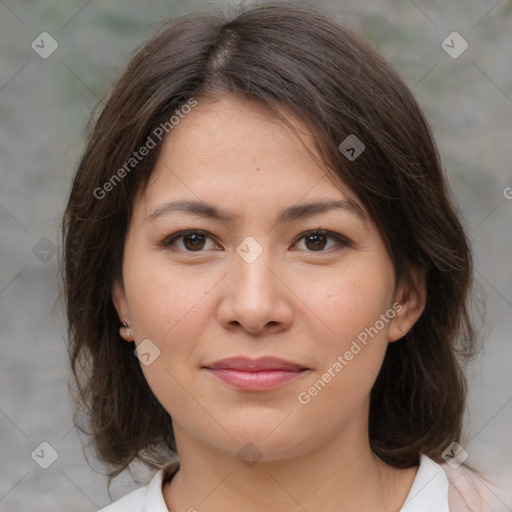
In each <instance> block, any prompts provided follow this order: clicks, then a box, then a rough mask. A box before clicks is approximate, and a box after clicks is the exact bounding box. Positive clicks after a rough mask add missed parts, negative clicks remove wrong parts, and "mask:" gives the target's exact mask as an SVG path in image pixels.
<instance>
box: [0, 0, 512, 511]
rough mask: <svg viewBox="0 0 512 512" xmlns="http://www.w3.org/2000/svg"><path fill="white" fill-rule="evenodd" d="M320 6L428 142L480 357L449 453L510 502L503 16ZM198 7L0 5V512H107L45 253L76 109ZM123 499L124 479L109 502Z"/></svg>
mask: <svg viewBox="0 0 512 512" xmlns="http://www.w3.org/2000/svg"><path fill="white" fill-rule="evenodd" d="M216 5H226V4H222V3H218V4H216ZM322 5H323V6H324V7H325V9H326V10H329V11H330V12H332V13H333V15H334V16H335V17H336V18H338V19H339V20H341V21H344V22H345V24H347V25H348V26H350V27H352V28H354V29H356V30H357V31H358V32H359V33H361V34H364V35H366V36H368V37H369V38H370V39H371V40H372V42H373V44H374V45H375V46H376V48H377V49H378V50H379V51H380V52H381V53H382V54H383V55H384V56H385V57H387V58H388V59H389V60H390V61H391V62H392V63H393V64H394V65H395V66H396V68H397V69H398V70H399V72H400V73H401V75H402V76H403V78H404V80H405V82H406V83H407V84H408V85H409V86H410V87H411V88H412V89H413V91H414V93H415V95H416V97H417V98H418V101H419V102H420V105H421V106H422V107H423V109H424V111H425V113H426V115H427V117H428V118H429V120H430V122H431V124H432V127H433V129H434V134H435V136H436V138H437V141H438V144H439V147H440V150H441V154H442V158H443V161H444V163H445V166H446V170H447V173H448V176H449V181H450V184H451V187H452V190H453V194H454V197H455V199H456V202H457V203H458V205H459V207H460V209H461V211H462V213H463V215H464V218H465V223H466V225H467V226H468V229H469V231H470V234H471V237H472V240H473V244H474V250H475V254H476V270H477V271H476V281H477V289H478V293H479V295H480V298H481V301H482V300H484V299H485V302H486V313H485V320H484V323H483V324H482V329H485V331H484V335H485V350H484V352H482V354H481V355H480V357H479V358H478V359H477V360H476V361H475V362H474V363H473V364H472V366H471V368H470V370H469V374H470V379H471V380H470V400H469V406H468V415H467V429H466V430H467V437H466V440H465V442H464V447H465V449H466V450H467V451H468V453H469V459H468V462H470V463H471V464H473V465H474V466H476V467H477V468H479V469H481V470H483V471H485V472H487V473H488V474H490V475H496V476H499V477H500V478H501V479H502V480H503V481H505V479H506V481H507V482H509V484H510V485H511V486H512V466H511V462H510V461H511V458H512V447H511V446H512V443H510V433H511V430H512V429H511V426H512V403H511V402H512V358H511V357H510V356H511V350H510V328H511V327H512V323H511V318H512V270H511V268H512V267H511V264H510V261H511V252H512V251H511V242H512V229H511V220H512V200H511V199H507V198H506V197H505V193H504V191H505V190H506V189H507V187H512V173H511V156H512V149H511V143H512V67H511V58H510V55H511V54H512V2H511V1H510V0H501V1H497V0H491V1H476V0H459V1H451V2H446V1H441V0H436V1H434V0H432V1H420V0H417V1H415V2H413V1H412V0H411V1H397V0H378V1H373V2H370V1H364V2H363V1H356V0H349V1H344V2H331V1H325V2H323V3H322ZM201 6H203V7H204V6H207V4H206V3H204V2H202V3H200V2H192V1H186V2H181V3H177V2H170V1H150V2H146V3H143V2H141V1H134V0H129V1H126V0H125V1H120V0H108V1H103V2H101V3H100V2H98V1H83V0H81V1H75V0H73V1H66V2H63V1H61V2H57V1H55V0H53V1H50V0H44V1H38V2H37V3H36V2H35V1H22V0H18V1H16V0H5V1H0V119H1V123H0V155H1V158H0V229H1V233H2V235H1V239H0V247H1V260H0V265H1V266H0V326H1V328H0V336H1V358H0V365H1V377H0V379H1V381H0V390H1V391H0V434H1V445H0V446H1V448H0V450H1V451H0V453H1V462H0V509H1V510H2V511H5V512H10V511H16V510H24V511H26V510H45V511H46V510H52V511H60V510H62V511H64V510H74V511H77V512H92V511H95V510H97V509H98V508H99V507H102V506H105V505H106V504H108V503H109V502H110V499H109V497H108V494H107V491H106V478H105V477H104V476H102V474H101V472H100V471H101V467H100V465H99V464H98V463H97V461H95V459H94V456H93V453H92V451H91V450H90V448H86V449H83V448H82V443H83V444H84V445H86V442H87V440H86V439H81V438H80V436H79V435H78V433H77V431H76V430H75V429H74V428H73V424H72V419H71V412H72V408H71V407H72V406H71V399H70V397H69V394H68V377H69V369H68V361H67V355H66V350H65V342H64V338H65V330H64V321H63V314H62V308H61V306H60V305H59V300H58V295H59V292H60V283H59V280H58V263H57V257H58V255H54V254H53V251H54V250H55V249H57V247H56V246H57V245H59V231H58V230H59V223H60V216H61V214H62V211H63V208H64V204H65V200H66V194H67V192H68V190H69V186H70V180H71V177H72V174H73V172H74V169H75V167H76V164H77V161H78V159H79V157H80V152H81V150H82V149H83V144H84V129H85V126H86V123H87V121H88V118H89V114H90V112H91V109H92V108H93V107H94V105H95V104H96V103H97V102H98V101H99V100H101V99H102V98H103V97H104V96H105V95H106V94H107V93H108V91H109V88H110V84H111V83H112V80H113V79H114V78H115V77H116V76H118V73H119V71H120V70H121V69H122V68H123V66H124V65H125V64H126V63H127V61H128V59H129V57H130V55H131V54H132V52H133V51H134V50H135V48H136V47H137V46H138V45H139V44H140V43H141V42H142V41H143V40H145V39H146V38H147V37H149V36H150V35H151V33H152V31H153V30H154V29H155V28H156V27H155V23H154V22H155V20H159V19H162V18H167V17H170V16H174V15H176V14H181V13H185V12H189V11H192V10H194V9H196V8H197V7H201ZM44 31H46V32H49V33H50V34H51V36H52V37H53V38H55V40H56V41H57V42H58V44H59V46H58V49H57V50H56V51H55V52H54V53H53V54H52V55H51V56H50V57H48V58H47V59H43V58H41V57H40V56H39V55H38V54H37V53H36V52H35V51H34V50H33V49H32V48H31V43H32V41H33V40H34V39H35V38H36V37H37V36H38V35H39V34H40V33H41V32H44ZM453 31H457V32H459V33H460V34H461V35H462V36H463V37H464V39H465V40H466V41H467V42H468V43H469V48H468V49H467V51H465V52H464V53H463V54H462V55H461V56H460V57H458V58H457V59H453V58H451V57H450V56H449V55H447V53H446V52H445V51H444V50H443V49H442V47H441V42H442V41H443V40H444V39H445V38H446V37H447V36H448V34H450V33H451V32H453ZM511 192H512V191H511ZM510 196H512V193H511V194H510ZM510 196H509V197H510ZM45 237H46V238H45ZM36 244H37V245H36ZM34 247H35V248H34ZM45 251H46V252H45ZM481 307H482V306H480V308H481ZM43 441H46V442H48V443H50V445H51V446H52V447H53V448H54V449H55V450H56V451H57V453H58V458H57V459H56V460H55V462H54V463H53V464H52V465H51V466H50V467H49V468H48V469H42V468H41V467H39V465H37V464H36V463H35V462H34V460H33V459H32V458H31V453H32V452H33V451H34V450H35V449H36V447H38V446H39V444H40V443H41V442H43ZM38 453H41V452H40V450H39V452H38ZM48 453H49V452H48V450H46V452H45V457H48ZM136 476H138V477H139V478H141V479H143V478H144V477H145V476H146V473H144V472H143V471H142V470H141V471H140V472H138V473H136ZM136 486H137V484H134V483H133V481H132V479H131V477H130V475H129V474H126V475H123V476H122V477H120V478H118V479H117V480H115V481H114V484H113V487H112V498H114V499H117V498H119V497H120V496H122V495H124V494H125V493H127V492H129V491H131V490H133V489H134V488H135V487H136Z"/></svg>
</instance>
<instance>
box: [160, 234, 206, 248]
mask: <svg viewBox="0 0 512 512" xmlns="http://www.w3.org/2000/svg"><path fill="white" fill-rule="evenodd" d="M208 239H210V240H211V237H210V236H208V235H207V234H206V233H203V232H201V231H197V230H190V231H178V232H177V233H174V234H173V235H171V236H169V237H167V238H166V239H165V240H164V241H163V242H162V244H161V245H162V246H163V247H166V248H171V249H173V250H181V251H184V252H204V251H203V249H204V248H205V246H206V245H207V240H208ZM180 242H181V244H180ZM215 245H216V244H214V246H215ZM210 248H212V247H210ZM206 249H208V247H207V248H206Z"/></svg>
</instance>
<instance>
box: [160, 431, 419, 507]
mask: <svg viewBox="0 0 512 512" xmlns="http://www.w3.org/2000/svg"><path fill="white" fill-rule="evenodd" d="M175 433H176V434H177V435H176V440H177V445H178V447H179V454H180V470H179V472H178V473H177V474H176V476H175V477H174V478H173V480H172V481H171V482H170V483H169V484H168V485H167V486H166V487H165V488H164V499H165V502H166V504H167V507H168V508H169V510H170V511H171V512H178V511H194V510H197V511H200V512H207V511H212V512H213V511H219V510H222V511H224V512H231V511H239V510H244V511H247V512H261V511H267V510H287V511H297V512H299V511H300V512H304V510H307V511H308V512H317V511H318V512H320V511H322V512H330V511H332V512H334V511H336V512H339V511H343V512H356V511H357V512H364V511H366V510H367V511H371V512H375V511H380V510H382V511H386V512H390V511H398V510H400V508H401V507H402V505H403V503H404V502H405V500H406V498H407V494H408V492H409V490H410V487H411V485H412V482H413V480H414V477H415V475H416V471H417V467H413V468H408V469H396V468H393V467H391V466H389V465H387V464H385V463H384V462H383V461H382V460H381V459H380V458H378V457H377V456H376V455H375V454H374V453H373V452H372V451H371V449H370V446H369V442H368V440H367V439H366V440H364V439H361V440H360V441H359V442H347V437H346V436H345V435H339V436H337V437H336V438H334V439H332V440H329V441H326V442H324V443H323V444H322V445H319V446H316V447H315V449H314V450H311V451H309V452H306V453H302V454H301V455H299V456H296V457H293V458H288V459H286V460H278V461H270V462H257V463H256V464H254V465H252V466H249V465H246V464H244V463H243V462H241V461H240V460H239V459H238V458H236V457H233V456H232V455H229V454H226V453H225V452H220V451H217V450H214V449H212V448H211V447H208V446H205V445H203V444H201V443H198V442H197V441H195V440H192V439H190V438H188V435H187V433H186V432H185V431H184V430H182V429H181V428H180V427H179V426H176V428H175ZM178 440H179V441H181V442H179V441H178ZM364 441H366V442H364Z"/></svg>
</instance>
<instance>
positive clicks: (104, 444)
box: [63, 3, 475, 476]
mask: <svg viewBox="0 0 512 512" xmlns="http://www.w3.org/2000/svg"><path fill="white" fill-rule="evenodd" d="M219 94H225V95H236V96H237V97H241V98H245V99H248V100H252V101H256V102H258V103H259V104H260V105H261V106H262V107H264V108H268V109H270V110H271V111H272V112H273V113H274V114H275V115H277V116H280V117H281V112H287V113H288V114H289V115H291V116H296V118H297V119H300V120H301V121H303V122H304V123H307V125H308V127H310V129H311V134H312V135H313V136H314V141H315V149H316V150H317V152H318V155H320V157H321V159H322V161H323V163H324V165H325V168H326V170H328V171H329V172H330V171H332V172H333V173H334V176H336V177H337V179H338V180H342V182H343V183H345V184H346V185H348V187H349V188H350V189H351V190H352V191H353V192H354V193H355V194H356V195H357V197H358V198H359V200H360V201H361V203H362V204H363V205H364V207H365V208H366V210H367V212H368V213H369V214H370V216H371V218H372V219H373V220H374V221H375V223H376V225H377V227H378V229H379V232H380V233H381V236H382V237H383V240H384V241H385V243H386V246H387V248H388V251H389V254H390V257H391V258H392V261H393V264H394V268H395V273H396V278H397V281H398V280H399V279H406V280H408V281H409V283H411V284H412V280H411V278H410V272H409V271H410V269H411V268H412V266H417V267H420V268H421V269H424V270H425V272H426V284H427V299H426V306H425V310H424V312H423V314H422V315H421V317H420V318H419V320H418V321H417V322H416V324H415V325H414V326H413V328H412V329H411V330H410V332H408V333H407V335H406V336H404V338H403V339H402V340H400V341H399V342H397V343H391V344H389V346H388V349H387V353H386V356H385V360H384V363H383V366H382V369H381V371H380V373H379V375H378V377H377V379H376V382H375V384H374V386H373V389H372V392H371V404H370V415H369V436H370V442H371V447H372V449H373V450H374V452H375V453H376V454H377V455H378V456H379V457H380V458H381V459H382V460H384V461H385V462H387V463H388V464H390V465H392V466H395V467H402V468H404V467H410V466H413V465H415V464H418V461H419V454H420V453H424V454H426V455H428V456H430V457H431V458H433V459H434V460H436V461H438V462H441V453H442V452H443V450H444V449H445V448H446V447H447V446H448V445H449V444H450V443H451V442H452V441H458V440H459V439H460V436H461V429H462V421H463V414H464V408H465V400H466V380H465V377H464V373H463V369H462V366H461V361H463V359H464V358H469V357H471V356H472V355H473V354H474V349H475V331H474V328H473V326H472V323H471V319H470V316H469V308H468V298H469V291H470V286H471V281H472V258H471V253H470V248H469V244H468V241H467V238H466V235H465V232H464V228H463V227H462V225H461V222H460V220H459V218H458V215H457V213H456V212H455V210H454V206H453V205H452V201H451V199H450V197H449V191H448V186H447V183H446V180H445V176H444V175H443V170H442V166H441V163H440V159H439V155H438V152H437V149H436V146H435V143H434V140H433V137H432V134H431V131H430V128H429V126H428V124H427V122H426V120H425V119H424V116H423V114H422V112H421V110H420V108H419V106H418V105H417V103H416V101H415V99H414V97H413V95H412V93H411V91H410V90H409V89H408V88H407V86H406V85H405V84H404V83H403V82H402V80H401V79H400V78H399V76H398V75H397V73H396V72H395V71H394V70H393V68H392V67H391V66H390V65H389V64H388V63H387V62H386V61H385V60H384V59H383V58H381V57H380V56H379V55H378V54H377V53H376V52H375V51H374V50H373V49H372V48H371V47H370V46H369V44H368V43H367V42H366V41H364V40H363V39H362V38H360V37H359V36H358V35H356V34H355V33H353V32H352V31H350V30H348V29H346V28H344V27H342V26H340V25H338V24H337V23H335V22H333V21H332V20H331V19H329V18H328V16H326V15H325V14H322V13H320V12H319V11H317V10H316V9H314V8H311V7H305V6H303V5H292V4H289V3H286V4H267V5H264V6H252V7H249V8H247V7H246V8H243V9H242V10H241V11H239V12H237V13H236V15H234V16H231V17H227V16H225V15H222V14H220V13H206V14H194V15H189V16H185V17H182V18H178V19H175V20H172V21H168V22H166V23H165V24H164V27H163V29H162V31H161V32H160V33H159V34H157V35H156V36H155V37H153V38H152V39H151V40H149V41H148V42H147V43H146V44H145V45H144V46H143V47H142V48H141V49H140V50H139V51H138V52H137V53H136V54H135V56H134V57H133V58H132V60H131V61H130V62H129V64H128V66H127V69H126V70H125V72H124V74H123V75H122V76H121V78H120V79H119V80H118V82H117V83H116V85H115V87H114V89H113V92H112V93H111V95H110V97H109V99H108V101H107V103H106V105H105V107H104V108H103V110H102V112H101V115H100V116H99V118H98V119H97V121H96V122H95V125H94V128H93V130H92V132H91V133H90V136H89V140H88V143H87V146H86V149H85V152H84V154H83V156H82V159H81V161H80V163H79V166H78V169H77V172H76V175H75V177H74V181H73V184H72V189H71V192H70V197H69V202H68V204H67V208H66V211H65V215H64V219H63V239H64V246H65V250H64V254H63V266H64V273H63V278H64V282H65V296H66V306H67V318H68V334H69V354H70V360H71V367H72V371H73V375H74V378H75V381H76V383H77V388H78V396H77V404H78V405H77V408H76V411H75V422H77V418H78V413H79V411H80V410H81V409H82V410H83V411H84V412H85V413H86V416H87V418H88V419H89V422H90V424H89V430H90V433H91V434H92V435H93V441H94V445H95V448H96V451H97V454H98V456H99V458H100V460H101V461H102V462H103V463H105V464H107V465H108V466H109V468H110V470H111V471H110V472H109V475H110V476H115V475H117V474H118V473H120V472H121V471H122V470H124V469H125V468H127V467H128V466H129V464H130V463H131V462H132V461H134V460H136V459H139V460H141V461H143V462H144V463H146V464H148V465H150V466H151V467H154V468H157V467H159V466H160V465H161V464H162V463H164V462H165V460H167V459H168V457H169V455H171V454H172V453H173V451H175V448H176V447H175V441H174V436H173V431H172V424H171V418H170V416H169V414H168V413H167V412H166V411H165V409H164V408H163V407H162V405H161V404H160V403H159V402H158V401H157V400H156V398H155V397H154V395H153V393H152V391H151V389H150V388H149V386H148V384H147V382H146V380H145V378H144V375H143V373H142V371H141V368H140V364H139V361H138V360H137V358H136V357H135V356H134V353H133V345H132V344H130V343H126V342H124V341H123V340H122V338H121V337H120V335H119V324H120V320H119V318H118V315H117V312H116V310H115V309H114V306H113V303H112V297H111V290H112V285H113V280H114V279H115V278H116V277H120V276H121V263H122V255H123V247H124V240H125V236H126V232H127V228H128V225H129V221H130V216H131V211H132V205H133V200H134V197H135V194H136V193H137V192H138V191H139V190H141V188H143V187H144V186H145V184H146V183H147V180H148V178H149V176H150V174H151V172H152V169H153V167H154V165H155V162H156V159H157V158H158V155H159V149H160V147H161V144H158V145H157V147H156V148H155V149H154V150H152V151H150V152H149V154H148V155H147V156H146V157H145V158H143V159H141V160H140V162H137V163H136V165H133V169H128V170H127V168H126V162H127V161H129V160H130V158H131V157H132V155H133V152H134V151H137V149H138V148H140V147H141V146H142V145H144V144H145V143H146V141H147V140H148V137H150V136H151V134H152V133H154V130H155V128H156V127H158V126H160V125H161V123H163V122H165V121H168V120H169V118H170V117H171V115H172V114H173V113H174V112H176V111H177V109H179V108H180V106H182V105H184V104H186V103H187V101H189V102H190V100H191V98H195V99H196V101H200V100H201V98H210V97H212V96H214V95H219ZM350 134H355V135H356V136H357V138H358V139H360V140H361V141H362V142H363V143H364V144H365V150H364V152H363V153H362V154H361V155H360V156H359V157H358V158H357V159H355V160H354V161H349V160H348V159H347V158H346V155H345V154H343V153H342V152H341V150H340V149H339V148H338V146H339V145H340V143H341V142H342V141H343V140H344V139H345V138H346V137H347V136H349V135H350ZM123 166H125V167H124V168H125V170H126V172H125V173H121V174H122V175H123V176H122V179H119V180H116V181H112V177H113V175H114V174H115V173H116V171H117V170H118V169H121V168H123ZM119 176H120V174H118V177H119ZM109 180H110V181H109ZM107 182H110V183H111V186H108V187H105V184H106V183H107ZM107 189H108V194H107V192H106V191H107ZM98 190H103V191H104V192H101V194H100V193H99V192H98ZM100 195H101V196H103V197H99V196H100ZM459 356H460V357H459ZM134 411H137V413H136V414H134ZM80 428H81V429H82V431H85V430H84V429H83V427H80Z"/></svg>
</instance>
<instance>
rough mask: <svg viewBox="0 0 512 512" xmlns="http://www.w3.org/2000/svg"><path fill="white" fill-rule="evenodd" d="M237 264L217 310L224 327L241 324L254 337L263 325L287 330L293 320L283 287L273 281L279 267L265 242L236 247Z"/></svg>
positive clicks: (252, 241)
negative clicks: (285, 327)
mask: <svg viewBox="0 0 512 512" xmlns="http://www.w3.org/2000/svg"><path fill="white" fill-rule="evenodd" d="M237 253H238V254H237V255H235V257H236V258H238V260H239V261H237V262H236V263H235V266H234V268H233V269H232V271H231V272H230V273H229V276H228V280H227V281H226V284H225V286H226V288H225V293H224V294H223V297H222V301H221V305H220V308H219V312H218V313H219V319H220V321H221V322H222V323H223V324H224V325H225V326H228V325H231V326H232V325H233V324H240V325H242V326H243V327H245V329H246V330H248V331H250V332H252V333H256V332H258V331H260V330H261V329H263V328H264V327H265V325H267V324H270V323H272V325H274V326H276V325H279V326H280V328H283V327H284V326H285V325H286V326H287V325H288V324H289V323H290V321H291V317H292V313H291V308H290V304H289V303H288V301H287V299H286V297H285V296H284V295H283V293H284V291H285V289H286V287H283V286H281V283H280V280H279V279H278V278H277V277H276V275H275V274H276V273H278V267H279V263H278V261H277V258H276V255H275V254H274V251H272V249H271V247H269V246H267V245H265V244H264V242H261V243H259V242H256V241H255V240H254V239H252V240H247V239H246V240H245V241H244V242H242V243H241V244H240V245H239V246H238V247H237Z"/></svg>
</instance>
